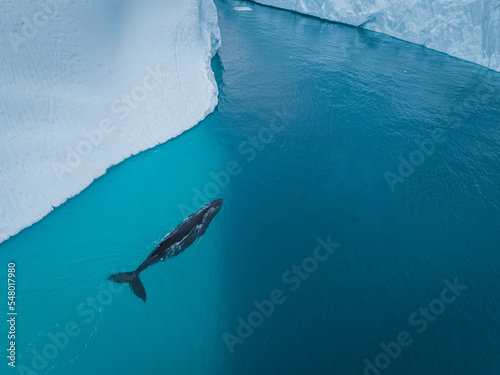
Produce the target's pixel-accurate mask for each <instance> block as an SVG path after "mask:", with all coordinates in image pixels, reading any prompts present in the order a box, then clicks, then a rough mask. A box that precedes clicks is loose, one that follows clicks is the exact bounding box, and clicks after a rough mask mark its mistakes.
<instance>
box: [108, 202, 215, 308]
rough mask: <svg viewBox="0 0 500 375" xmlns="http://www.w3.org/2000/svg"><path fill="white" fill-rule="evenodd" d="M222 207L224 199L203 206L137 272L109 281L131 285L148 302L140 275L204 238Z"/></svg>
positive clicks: (184, 221)
mask: <svg viewBox="0 0 500 375" xmlns="http://www.w3.org/2000/svg"><path fill="white" fill-rule="evenodd" d="M221 207H222V199H220V198H219V199H216V200H214V201H212V202H210V203H209V204H207V205H206V206H203V207H202V208H201V209H200V210H199V211H198V212H195V213H194V214H192V215H190V216H188V217H187V218H185V219H184V220H183V221H182V222H181V223H180V224H179V225H178V226H177V227H176V228H175V229H173V230H172V231H171V232H170V233H168V234H167V235H166V236H165V238H164V239H163V240H162V241H161V243H160V244H159V245H158V246H157V247H156V248H155V249H154V250H153V251H152V252H151V254H149V256H148V257H147V258H146V260H145V261H144V262H142V264H141V265H140V266H139V267H137V269H136V270H135V271H132V272H121V273H116V274H113V275H111V276H109V277H108V280H111V281H114V282H116V283H122V284H129V285H130V289H132V291H133V292H134V294H135V295H136V296H137V297H139V298H140V299H142V300H143V301H144V302H146V289H144V285H142V282H141V279H139V274H140V273H141V272H142V271H144V270H145V269H146V268H148V267H149V266H151V265H153V264H155V263H158V262H162V261H164V260H165V259H166V258H172V257H174V256H176V255H178V254H180V253H181V252H183V251H184V250H186V249H187V248H188V247H189V245H191V244H192V243H193V242H194V241H195V240H196V239H197V238H199V237H201V236H203V234H204V233H205V231H206V230H207V228H208V225H209V224H210V222H211V221H212V219H213V218H214V217H215V215H217V213H218V212H219V211H220V209H221Z"/></svg>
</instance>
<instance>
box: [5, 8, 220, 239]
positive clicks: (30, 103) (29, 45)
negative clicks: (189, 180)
mask: <svg viewBox="0 0 500 375" xmlns="http://www.w3.org/2000/svg"><path fill="white" fill-rule="evenodd" d="M0 12H1V14H2V16H1V22H0V38H1V39H2V43H1V44H0V242H1V241H3V240H5V239H7V238H8V237H10V236H12V235H14V234H15V233H17V232H19V231H20V230H21V229H23V228H25V227H27V226H29V225H31V224H32V223H34V222H36V221H38V220H40V219H41V218H42V217H43V216H45V215H46V214H47V213H49V212H50V211H51V210H52V209H53V207H56V206H58V205H60V204H61V203H63V202H64V201H65V200H66V199H68V198H69V197H71V196H74V195H75V194H78V193H79V192H80V191H82V190H83V189H84V188H85V187H87V186H88V185H89V184H90V183H91V182H92V181H93V180H94V179H95V178H97V177H99V176H101V175H102V174H104V173H105V171H106V169H107V168H109V167H110V166H112V165H115V164H117V163H119V162H120V161H122V160H124V159H125V158H127V157H129V156H130V155H133V154H136V153H138V152H140V151H142V150H145V149H148V148H151V147H153V146H155V145H157V144H159V143H162V142H165V141H167V140H168V139H170V138H172V137H175V136H177V135H179V134H180V133H182V132H183V131H185V130H186V129H189V128H190V127H192V126H194V125H195V124H197V123H198V122H199V121H201V120H202V119H203V118H205V117H206V116H207V114H209V113H210V112H211V111H213V109H214V108H215V106H216V104H217V85H216V83H215V79H214V76H213V72H212V70H211V67H210V60H211V58H212V56H213V55H214V53H216V51H217V49H218V47H219V44H220V33H219V29H218V24H217V12H216V8H215V5H214V3H213V1H212V0H163V1H162V0H153V1H146V2H138V1H131V0H113V1H106V2H102V1H98V0H90V1H85V2H70V1H68V0H47V1H44V2H32V1H29V0H17V1H13V2H2V3H1V4H0Z"/></svg>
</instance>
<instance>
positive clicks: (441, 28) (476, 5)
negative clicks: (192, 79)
mask: <svg viewBox="0 0 500 375" xmlns="http://www.w3.org/2000/svg"><path fill="white" fill-rule="evenodd" d="M255 2H257V3H261V4H265V5H271V6H274V7H277V8H282V9H288V10H293V11H296V12H299V13H304V14H308V15H312V16H316V17H319V18H323V19H326V20H330V21H335V22H341V23H345V24H349V25H354V26H360V27H362V28H364V29H368V30H373V31H377V32H381V33H384V34H388V35H391V36H393V37H396V38H399V39H403V40H406V41H409V42H412V43H416V44H421V45H424V46H426V47H428V48H431V49H434V50H437V51H440V52H444V53H447V54H449V55H451V56H455V57H458V58H461V59H463V60H468V61H472V62H475V63H477V64H480V65H484V66H486V67H489V68H490V69H493V70H497V71H500V0H407V1H400V0H326V1H320V0H255Z"/></svg>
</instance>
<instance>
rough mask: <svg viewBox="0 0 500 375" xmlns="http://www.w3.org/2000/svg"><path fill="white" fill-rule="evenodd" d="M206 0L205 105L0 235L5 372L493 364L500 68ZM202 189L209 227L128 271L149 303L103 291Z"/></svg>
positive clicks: (344, 370) (482, 370) (354, 369)
mask: <svg viewBox="0 0 500 375" xmlns="http://www.w3.org/2000/svg"><path fill="white" fill-rule="evenodd" d="M242 5H244V6H250V7H251V8H252V9H253V11H251V12H236V11H234V10H233V7H234V6H242ZM217 6H218V9H219V22H220V28H221V32H222V38H223V43H222V47H221V49H220V53H219V55H218V56H217V57H216V58H214V60H213V69H214V71H215V72H216V78H217V80H218V84H219V89H220V95H219V106H218V108H217V110H216V111H215V112H214V113H213V114H212V115H210V116H209V117H208V118H207V119H206V120H205V121H203V122H202V123H200V124H199V125H198V126H196V127H194V128H193V129H192V130H190V131H188V132H186V133H184V134H182V135H181V136H180V137H178V138H176V139H174V140H172V141H169V142H167V143H166V144H163V145H160V146H158V147H156V148H154V149H152V150H149V151H146V152H143V153H141V154H139V155H137V156H134V157H132V158H130V159H128V160H126V161H125V162H123V163H121V164H120V165H118V166H116V167H113V168H111V169H110V170H109V171H108V173H107V174H106V175H105V176H103V177H102V178H99V179H98V180H97V181H95V182H94V183H93V184H92V185H91V186H90V187H89V188H88V189H86V190H85V191H84V192H82V193H81V194H79V195H78V196H76V197H75V198H72V199H70V200H69V201H68V202H67V203H65V204H64V205H62V206H61V207H59V208H57V209H56V210H55V211H54V212H53V213H51V214H50V215H48V216H47V217H46V218H45V219H43V220H42V221H40V222H39V223H37V224H35V225H33V226H32V227H30V228H28V229H26V230H24V231H22V232H21V233H20V234H19V235H17V236H15V237H14V238H12V239H10V240H8V241H6V242H5V243H3V244H1V245H0V264H2V265H5V266H6V265H7V263H8V262H9V261H15V262H16V264H17V278H16V280H17V293H18V294H17V301H18V311H19V312H20V315H19V316H18V321H17V333H18V335H17V340H16V341H17V351H18V360H17V365H18V367H17V369H18V370H21V369H22V368H21V367H20V366H21V365H23V366H26V368H24V370H23V371H20V372H18V373H30V374H32V373H35V372H28V371H27V368H28V367H30V368H33V364H35V366H37V365H38V370H39V371H36V372H38V373H40V374H42V373H50V374H57V375H58V374H64V375H65V374H75V375H79V374H137V373H139V374H150V373H151V374H152V373H170V374H256V373H261V374H347V375H350V374H363V372H364V371H365V369H366V366H369V367H370V368H371V370H366V371H367V372H366V373H369V374H376V373H377V371H379V372H380V373H381V374H408V375H411V374H498V373H500V346H499V342H500V323H499V319H498V311H500V297H499V288H498V285H499V282H500V276H499V268H500V267H499V266H500V255H499V242H500V241H499V240H500V225H499V224H500V194H499V188H500V159H499V155H500V127H499V122H500V96H499V93H500V74H498V73H496V72H493V71H489V70H487V69H485V68H482V67H479V66H477V65H474V64H470V63H466V62H463V61H460V60H457V59H454V58H451V57H449V56H446V55H444V54H441V53H437V52H433V51H430V50H427V49H424V48H422V47H420V46H416V45H412V44H409V43H405V42H402V41H398V40H395V39H393V38H390V37H387V36H384V35H379V34H375V33H372V32H367V31H362V30H358V29H355V28H351V27H347V26H343V25H337V24H332V23H327V22H321V21H319V20H316V19H312V18H306V17H303V16H300V15H297V14H292V13H289V12H285V11H279V10H275V9H270V8H266V7H261V6H257V5H254V4H251V3H250V4H249V3H240V2H221V1H219V2H217ZM419 145H420V146H419ZM422 148H423V149H424V151H425V152H424V151H422ZM410 162H413V164H414V165H410V164H409V163H410ZM398 169H400V170H399V171H398ZM229 172H231V173H232V175H231V174H229ZM391 173H392V174H391ZM214 176H216V177H214ZM217 176H218V177H217ZM388 179H389V182H388ZM217 183H218V184H219V185H217ZM221 185H222V187H220V186H221ZM215 196H221V197H223V198H224V206H223V209H222V210H221V212H220V213H219V214H218V216H217V217H216V218H215V219H214V221H213V222H212V224H211V225H210V227H209V229H208V230H207V232H206V234H205V235H204V237H203V238H201V239H200V241H198V242H197V243H196V244H194V245H193V246H192V247H191V248H189V249H188V250H187V251H185V252H184V253H183V254H182V255H181V256H179V257H176V258H174V259H170V260H168V261H167V262H165V263H162V264H159V265H156V266H153V267H152V268H151V269H148V270H147V271H145V272H144V273H143V274H142V275H141V279H142V281H143V283H144V285H145V287H146V290H147V292H148V301H147V303H146V304H144V303H143V302H142V301H141V300H139V299H138V298H137V297H135V296H133V295H132V294H131V293H130V291H129V290H128V289H125V288H124V289H123V290H121V291H117V292H116V293H115V292H114V290H113V291H111V289H110V288H111V286H110V285H109V284H108V283H107V281H106V278H107V276H108V275H109V274H110V273H111V272H112V271H114V270H121V269H122V268H123V269H124V270H132V269H134V268H135V267H137V265H138V264H139V263H140V262H142V260H143V259H144V258H145V257H146V256H147V255H148V254H149V252H150V251H151V250H152V249H153V248H154V246H155V244H157V243H158V241H159V240H160V239H161V238H162V236H163V235H164V234H165V233H166V232H168V231H169V230H171V229H172V228H173V227H175V226H176V225H177V224H178V223H179V222H180V221H181V220H182V219H183V218H184V217H185V216H186V214H187V213H191V212H192V211H195V210H197V209H198V208H199V207H200V206H201V205H202V204H204V200H205V199H207V200H208V199H212V198H213V197H215ZM318 237H321V238H322V239H323V240H327V239H328V238H330V241H331V242H333V243H336V244H339V246H338V245H335V246H331V247H329V248H328V246H326V248H328V249H325V248H320V249H319V250H316V247H317V246H318V242H317V238H318ZM327 250H329V251H330V252H327ZM314 254H316V255H317V256H318V257H320V258H321V259H322V261H320V262H317V261H314V260H312V259H311V258H310V257H311V256H313V255H314ZM295 266H300V267H304V268H305V270H304V269H301V270H300V271H299V270H298V269H297V268H295ZM5 268H6V267H5ZM5 272H7V271H6V270H5ZM293 272H296V274H295V275H293ZM298 274H300V275H301V276H300V277H301V278H302V279H301V278H300V277H299V276H297V275H298ZM455 282H456V283H458V284H459V285H464V286H467V287H466V288H465V287H458V289H457V288H456V287H455V289H456V290H455V293H453V291H452V290H450V287H449V286H447V283H451V284H454V283H455ZM115 287H116V285H115ZM445 288H448V289H447V290H445ZM460 288H462V289H460ZM464 288H465V289H464ZM292 289H293V290H292ZM110 296H111V298H112V300H111V301H109V297H110ZM271 297H274V300H275V301H277V302H280V303H279V304H276V305H274V306H273V308H272V309H273V312H272V313H271V314H267V315H270V316H268V317H263V316H262V315H259V314H258V313H254V311H255V310H256V307H255V304H254V301H255V300H257V301H258V302H262V301H263V300H269V299H270V298H271ZM108 302H110V303H108ZM281 302H282V303H281ZM92 306H94V307H92ZM266 306H267V308H270V307H269V304H267V305H266ZM421 308H425V309H430V310H422V309H421ZM95 309H98V310H99V311H98V312H96V311H95ZM92 311H93V312H92ZM249 315H250V320H252V319H253V320H252V322H253V324H254V325H258V326H257V327H256V328H254V329H253V332H252V333H251V334H248V336H249V337H246V336H247V335H245V338H238V339H236V340H237V342H236V341H235V337H236V336H237V334H238V332H237V330H238V325H239V324H240V322H241V321H242V320H243V321H248V318H249ZM261 317H262V319H260V318H261ZM259 319H260V320H259ZM69 322H74V325H71V324H73V323H70V326H69V328H70V332H71V333H73V334H74V336H75V337H71V338H69V339H67V340H65V339H64V338H63V336H62V335H61V332H63V331H64V330H65V329H66V326H67V324H68V323H69ZM75 325H76V326H77V327H76V328H75ZM7 329H8V325H7V324H6V323H4V332H5V333H6V332H7ZM241 330H242V329H241V328H240V333H243V334H245V333H248V332H241ZM247 330H248V327H247ZM225 333H227V334H225ZM229 334H231V335H234V336H229ZM51 335H56V337H58V338H59V339H60V340H62V341H60V342H59V344H60V345H61V346H62V348H59V349H58V352H57V353H55V352H54V350H53V349H54V348H55V347H52V346H50V344H51V342H52V341H51V339H50V337H51ZM52 337H54V336H52ZM229 337H232V338H231V339H228V338H229ZM398 338H399V341H400V344H401V343H403V344H404V345H405V346H401V345H400V344H398V346H401V348H400V349H401V350H399V349H397V347H398V346H395V344H389V343H391V342H394V341H398ZM226 340H230V344H229V345H227V343H226ZM231 340H232V341H231ZM6 341H7V340H6V338H4V339H3V340H2V342H4V343H5V345H6ZM66 341H67V342H66ZM383 344H387V345H389V348H390V350H392V358H391V357H389V356H388V355H385V354H383V353H384V350H383V348H382V346H383ZM381 345H382V346H381ZM33 350H36V351H37V352H39V353H42V354H44V353H45V355H46V356H48V357H50V358H49V359H46V360H42V359H40V357H34V354H33ZM388 350H389V349H388ZM381 353H382V355H381ZM52 357H54V358H52ZM34 358H35V362H34V363H33V360H34ZM365 359H366V361H369V362H370V363H371V364H373V366H376V365H377V366H379V369H378V370H374V367H371V366H372V365H367V362H366V361H365ZM6 361H7V360H6V359H4V362H6ZM1 366H2V373H4V371H5V369H6V368H7V371H6V372H5V373H16V371H10V369H9V368H8V367H7V366H6V363H3V364H2V365H1Z"/></svg>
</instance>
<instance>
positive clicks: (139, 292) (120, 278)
mask: <svg viewBox="0 0 500 375" xmlns="http://www.w3.org/2000/svg"><path fill="white" fill-rule="evenodd" d="M108 280H111V281H114V282H115V283H120V284H129V286H130V289H132V292H134V294H135V295H136V296H137V297H139V298H140V299H142V300H143V301H144V302H146V289H144V285H142V281H141V279H139V274H137V273H135V271H134V272H121V273H115V274H113V275H111V276H110V277H108Z"/></svg>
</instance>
